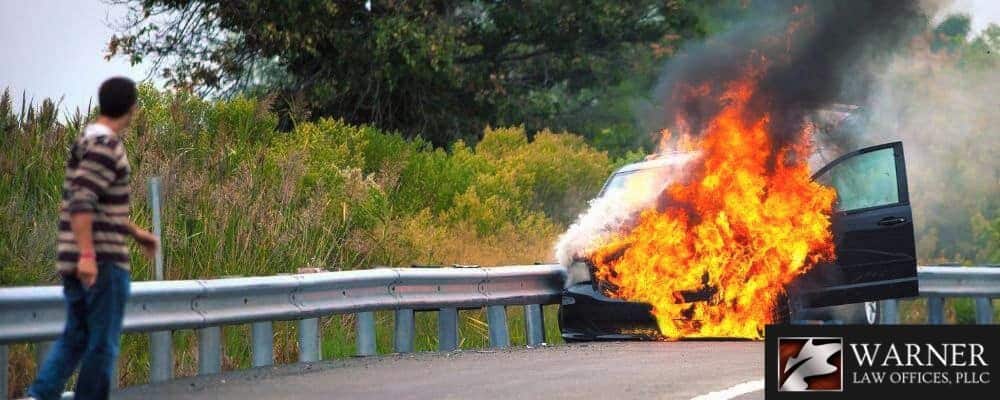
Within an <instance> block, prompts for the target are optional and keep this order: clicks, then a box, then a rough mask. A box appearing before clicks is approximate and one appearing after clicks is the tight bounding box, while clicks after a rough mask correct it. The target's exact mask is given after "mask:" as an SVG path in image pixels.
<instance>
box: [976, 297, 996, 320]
mask: <svg viewBox="0 0 1000 400" xmlns="http://www.w3.org/2000/svg"><path fill="white" fill-rule="evenodd" d="M976 323H977V324H979V325H989V324H992V323H993V299H990V298H989V297H976Z"/></svg>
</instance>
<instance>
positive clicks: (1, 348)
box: [0, 345, 7, 400]
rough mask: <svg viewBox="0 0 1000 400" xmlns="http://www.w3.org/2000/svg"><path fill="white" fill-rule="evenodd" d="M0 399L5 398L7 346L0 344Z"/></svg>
mask: <svg viewBox="0 0 1000 400" xmlns="http://www.w3.org/2000/svg"><path fill="white" fill-rule="evenodd" d="M0 400H7V346H6V345H0Z"/></svg>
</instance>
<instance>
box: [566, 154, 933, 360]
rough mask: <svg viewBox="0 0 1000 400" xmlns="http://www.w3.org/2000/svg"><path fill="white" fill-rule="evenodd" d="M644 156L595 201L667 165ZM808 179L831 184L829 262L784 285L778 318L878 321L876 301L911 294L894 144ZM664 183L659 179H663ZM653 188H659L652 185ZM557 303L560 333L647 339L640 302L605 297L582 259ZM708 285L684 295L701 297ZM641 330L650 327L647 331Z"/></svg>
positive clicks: (646, 310)
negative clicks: (833, 201) (833, 191)
mask: <svg viewBox="0 0 1000 400" xmlns="http://www.w3.org/2000/svg"><path fill="white" fill-rule="evenodd" d="M668 158H670V159H673V160H675V162H674V164H670V162H669V161H668V162H665V161H662V160H650V161H644V162H639V163H634V164H630V165H626V166H625V167H622V168H621V169H619V170H618V171H615V173H614V174H612V175H611V177H610V178H609V179H608V181H607V183H605V185H604V188H603V189H602V191H601V193H600V195H599V197H598V198H599V199H600V198H602V197H603V196H605V195H606V194H607V193H608V191H609V189H610V188H614V187H618V186H620V185H624V184H625V183H622V182H621V181H622V180H623V179H629V178H628V177H630V176H636V175H634V174H637V173H643V172H648V171H655V170H656V169H662V168H665V167H664V166H665V165H668V166H669V165H675V164H676V160H677V159H678V157H677V156H670V157H668ZM813 179H814V180H816V181H818V182H821V183H823V184H825V185H828V186H831V187H833V188H834V189H836V190H837V197H838V200H837V204H836V205H835V207H834V213H833V215H832V217H831V229H832V231H833V235H834V243H835V251H836V262H835V263H831V264H820V265H817V266H815V267H814V268H812V269H810V270H809V271H808V272H806V273H805V274H803V275H801V276H800V277H799V278H798V279H797V280H795V281H794V282H792V284H790V285H788V287H786V292H787V304H786V305H783V306H782V307H778V309H779V312H780V313H781V315H778V316H776V319H777V320H778V321H779V322H794V321H803V320H808V321H817V320H818V321H827V322H829V321H836V322H840V323H861V324H875V323H878V319H879V310H878V302H877V301H878V300H883V299H890V298H900V297H912V296H916V295H917V294H918V286H917V271H916V255H915V245H914V236H913V221H912V216H911V210H910V203H909V194H908V189H907V182H906V166H905V162H904V158H903V144H902V143H901V142H893V143H886V144H882V145H878V146H872V147H867V148H864V149H861V150H857V151H854V152H851V153H848V154H846V155H844V156H841V157H839V158H837V159H836V160H834V161H832V162H830V163H829V164H827V165H826V166H824V167H822V168H820V169H819V170H818V171H817V172H816V173H815V174H814V175H813ZM665 184H666V183H664V184H663V185H665ZM654 189H655V190H661V189H662V187H656V188H654ZM568 269H569V271H568V276H569V279H568V282H567V287H566V289H565V290H564V293H563V300H562V305H561V306H560V309H559V323H560V329H561V331H562V336H563V338H564V339H566V340H569V341H580V340H595V339H643V338H652V337H655V336H656V335H655V332H656V321H655V320H654V317H653V316H652V315H651V313H650V310H651V307H650V305H648V304H644V303H636V302H629V301H625V300H621V299H617V298H612V297H609V296H608V295H607V294H606V293H607V292H608V288H607V287H605V286H604V285H606V284H605V283H603V282H599V281H597V280H595V279H593V278H592V276H593V271H592V267H591V266H589V265H588V264H587V263H585V262H584V261H583V260H575V262H573V263H571V264H570V265H568ZM711 289H712V288H703V290H700V291H694V292H691V293H684V299H685V301H703V300H707V299H708V298H710V297H711V295H712V292H711ZM648 333H653V334H652V335H650V334H648Z"/></svg>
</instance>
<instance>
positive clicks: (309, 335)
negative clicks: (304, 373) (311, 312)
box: [299, 318, 323, 362]
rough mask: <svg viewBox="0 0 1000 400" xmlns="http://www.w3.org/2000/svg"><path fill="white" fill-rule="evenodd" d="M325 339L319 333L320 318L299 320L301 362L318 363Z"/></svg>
mask: <svg viewBox="0 0 1000 400" xmlns="http://www.w3.org/2000/svg"><path fill="white" fill-rule="evenodd" d="M322 341H323V338H321V337H320V333H319V318H307V319H300V320H299V362H316V361H319V359H320V349H321V348H322V345H321V343H322Z"/></svg>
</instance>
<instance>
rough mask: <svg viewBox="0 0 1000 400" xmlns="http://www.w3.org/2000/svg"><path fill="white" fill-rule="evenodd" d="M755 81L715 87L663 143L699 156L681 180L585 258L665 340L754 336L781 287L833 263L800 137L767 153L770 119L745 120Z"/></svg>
mask: <svg viewBox="0 0 1000 400" xmlns="http://www.w3.org/2000/svg"><path fill="white" fill-rule="evenodd" d="M755 75H756V74H754V73H753V72H750V73H748V74H747V75H746V76H745V77H744V78H743V79H741V80H737V81H734V82H731V83H729V84H728V86H726V87H725V90H724V95H723V98H721V99H719V100H721V104H724V106H723V107H722V108H721V111H720V112H718V113H717V114H716V115H715V116H714V118H712V119H711V122H710V123H709V124H707V125H706V128H705V129H704V131H703V132H698V134H697V135H691V136H690V137H686V138H685V140H674V143H678V142H684V143H685V144H684V145H685V146H692V147H693V148H694V149H695V150H697V151H698V152H699V153H700V157H699V158H698V159H697V160H696V161H695V163H696V164H697V165H695V166H693V168H691V169H690V170H689V171H690V175H689V176H688V177H687V179H684V180H682V181H679V182H673V183H671V184H670V185H668V186H667V187H666V189H664V192H663V194H662V196H661V197H662V198H661V200H660V202H659V203H660V204H659V206H658V207H656V208H653V209H648V210H644V211H642V212H641V213H640V214H639V215H638V216H637V220H636V222H635V224H634V225H631V226H630V227H629V228H628V229H626V230H624V231H622V232H618V233H617V234H614V235H612V236H611V238H609V239H608V240H607V241H605V242H604V243H603V244H602V245H601V246H599V247H598V248H597V249H596V250H594V251H593V252H592V253H591V254H590V258H591V262H592V263H593V264H594V267H595V274H596V276H597V278H598V279H601V280H604V281H606V282H609V283H611V284H612V287H613V288H614V293H612V295H614V296H616V297H620V298H624V299H628V300H632V301H640V302H645V303H649V304H651V305H652V307H653V314H654V315H655V317H656V319H657V321H658V324H659V329H660V333H661V334H662V335H663V336H664V337H666V338H668V339H677V338H683V337H739V338H752V339H756V338H760V337H761V336H762V334H763V327H764V325H766V324H768V323H770V322H772V321H773V320H774V318H775V315H776V313H775V311H776V307H778V306H779V302H780V301H781V300H780V299H781V298H782V294H783V291H784V287H785V285H786V284H788V283H789V282H791V281H792V280H793V279H795V277H797V276H799V275H800V274H802V273H803V272H805V271H806V270H808V269H809V268H811V267H812V266H814V265H815V264H816V263H817V262H819V261H821V260H825V259H832V258H833V250H834V249H833V239H832V234H831V232H830V213H831V207H832V205H833V201H834V198H835V192H834V190H833V189H831V188H828V187H824V186H822V185H820V184H818V183H816V182H813V181H811V180H810V173H809V166H808V162H807V160H808V157H809V155H810V153H811V138H810V136H811V135H810V130H809V129H808V128H806V129H804V130H803V132H801V134H800V135H798V138H797V139H796V140H794V141H793V143H789V144H776V143H773V142H772V138H771V135H769V134H768V131H767V129H768V122H769V118H770V117H769V116H768V115H758V116H750V117H748V114H750V113H749V112H748V111H749V108H748V102H749V101H750V98H751V96H752V95H753V92H754V90H755V79H754V77H755ZM688 92H689V93H687V94H686V95H691V96H697V95H707V93H706V91H703V90H697V89H693V90H689V91H688ZM685 128H686V127H685ZM664 135H669V133H668V132H664ZM666 139H669V138H665V140H664V141H663V142H668V141H669V140H666ZM661 150H663V149H661ZM705 288H715V291H714V292H709V293H710V295H711V298H710V299H709V300H708V301H694V302H688V301H685V299H684V298H683V296H682V295H681V294H682V293H685V292H688V293H691V292H697V291H699V290H702V291H704V290H705Z"/></svg>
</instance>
